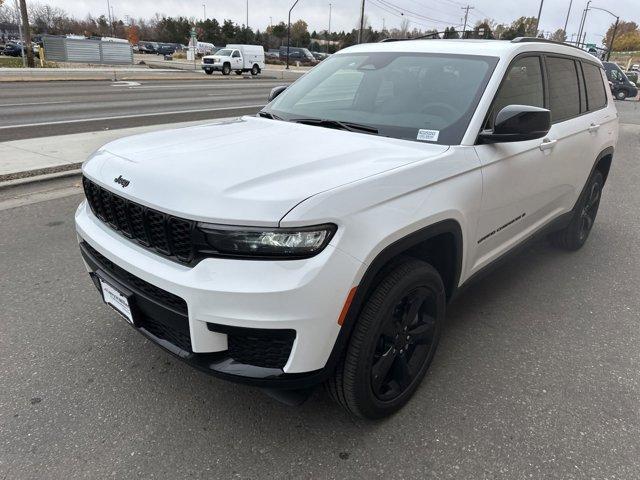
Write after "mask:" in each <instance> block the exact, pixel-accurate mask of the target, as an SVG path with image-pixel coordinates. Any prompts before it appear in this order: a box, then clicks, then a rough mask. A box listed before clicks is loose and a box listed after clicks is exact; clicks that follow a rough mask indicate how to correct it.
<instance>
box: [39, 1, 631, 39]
mask: <svg viewBox="0 0 640 480" xmlns="http://www.w3.org/2000/svg"><path fill="white" fill-rule="evenodd" d="M37 1H40V2H41V3H47V4H49V5H53V6H57V7H60V8H63V9H64V10H65V11H67V12H68V13H69V14H71V15H73V16H75V17H79V18H84V17H85V16H86V15H87V14H88V13H89V12H91V14H92V15H94V16H99V15H101V14H105V15H106V14H107V1H109V2H110V5H111V7H112V9H113V11H114V15H115V17H116V18H121V19H125V18H126V17H125V16H127V15H128V16H131V17H135V18H139V17H145V18H148V17H151V16H153V15H154V14H155V13H160V14H165V15H168V16H186V17H197V18H202V17H203V15H204V9H205V8H206V15H207V17H209V18H211V17H214V18H216V19H218V20H221V19H223V18H228V19H231V20H233V21H235V22H237V23H239V24H244V23H246V15H247V0H196V1H180V0H37ZM294 1H295V0H248V5H249V26H250V27H252V28H253V29H254V30H255V29H256V28H258V29H260V30H264V29H265V28H266V27H267V26H268V25H269V24H270V22H273V23H278V22H280V21H284V22H285V23H286V21H287V13H288V11H289V8H290V7H291V4H292V3H293V2H294ZM467 1H468V3H469V5H471V6H472V7H474V8H473V9H471V10H469V23H471V24H474V23H475V22H476V21H478V20H481V19H483V18H492V19H495V20H496V21H497V22H498V23H510V22H511V21H512V20H514V19H515V18H517V17H520V16H537V14H538V9H539V7H540V0H466V1H465V0H365V15H366V16H367V18H368V20H369V23H370V24H371V25H372V26H373V28H375V29H381V28H382V27H383V24H384V26H386V28H393V27H399V26H400V22H401V21H402V19H403V18H407V19H408V20H409V21H410V24H409V26H410V28H412V27H414V26H415V27H418V28H421V29H423V30H424V29H426V28H437V29H438V30H443V29H444V28H445V27H446V26H448V25H462V22H463V17H464V10H463V9H462V7H463V6H465V5H466V4H467ZM570 2H571V0H544V4H543V8H542V15H541V18H540V28H541V29H542V30H544V31H555V30H556V29H558V28H562V27H563V26H564V22H565V18H566V15H567V10H568V8H569V4H570ZM203 3H204V5H205V7H204V8H203ZM330 3H331V30H332V31H336V30H338V31H340V30H351V29H352V28H355V27H356V25H357V24H358V22H359V18H360V6H361V0H333V1H331V2H330V1H328V0H299V1H298V4H297V5H296V7H295V8H294V10H293V12H292V14H291V21H292V22H294V21H295V20H298V19H301V18H302V19H304V20H305V21H306V22H307V23H308V24H309V31H313V30H324V29H326V28H327V27H328V24H329V4H330ZM572 3H573V5H572V7H571V13H570V15H569V24H568V26H567V32H568V35H569V36H571V34H572V33H575V32H577V30H578V25H579V22H580V17H581V15H582V10H583V9H584V7H585V4H586V0H573V1H572ZM592 6H596V7H603V8H607V9H609V10H611V11H612V12H613V13H616V14H619V15H621V19H622V20H633V21H635V22H636V23H638V24H640V1H639V0H616V1H615V2H611V1H609V2H605V0H593V2H592ZM399 12H402V13H403V15H401V14H400V13H399ZM618 12H619V13H618ZM416 15H420V16H419V17H418V16H416ZM614 20H615V19H614V18H613V17H612V16H611V15H609V14H607V13H605V12H602V11H598V10H591V11H590V12H589V15H588V18H587V23H586V27H585V31H586V32H587V42H592V43H596V44H598V45H600V44H601V43H602V37H603V35H604V34H605V32H606V30H607V28H608V27H609V25H610V24H611V23H613V21H614Z"/></svg>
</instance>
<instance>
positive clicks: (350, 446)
mask: <svg viewBox="0 0 640 480" xmlns="http://www.w3.org/2000/svg"><path fill="white" fill-rule="evenodd" d="M638 105H639V104H638V103H635V104H632V103H631V102H625V103H624V104H621V105H620V109H621V110H623V112H622V113H623V115H622V118H623V119H624V120H625V122H627V124H626V125H624V126H623V127H622V131H621V137H620V144H619V147H618V149H617V152H616V156H615V160H614V164H613V168H612V171H611V175H610V177H609V181H608V184H607V186H606V188H605V193H604V197H603V200H602V204H601V207H600V213H599V215H598V219H597V221H596V225H595V227H594V230H593V231H592V234H591V237H590V239H589V241H588V243H587V244H586V246H585V247H584V248H583V249H582V250H580V251H579V252H576V253H565V252H562V251H558V250H556V249H554V248H552V247H551V246H549V245H548V244H547V243H546V242H540V243H537V244H535V245H533V246H532V247H530V248H528V249H527V250H526V251H525V252H524V253H523V254H521V255H519V256H518V257H516V258H514V259H512V260H511V261H510V262H509V263H507V264H505V265H504V266H502V267H501V268H500V269H498V270H496V271H494V272H493V273H492V274H490V275H489V276H488V277H486V278H484V280H483V281H482V282H481V283H478V284H475V285H474V286H471V287H470V288H469V289H468V290H466V291H465V293H464V295H463V296H461V297H460V298H459V299H458V300H457V301H456V302H455V303H453V304H452V305H451V306H450V307H449V312H448V321H447V326H446V328H445V331H444V333H443V338H442V340H441V344H440V347H439V349H438V352H437V354H436V358H435V361H434V364H433V366H432V368H431V370H430V372H429V373H428V375H427V376H426V378H425V381H424V382H423V384H422V386H421V388H420V389H419V390H418V392H417V394H416V396H415V398H414V399H413V400H412V401H411V402H410V403H409V404H408V405H407V407H406V408H405V409H403V410H402V411H401V412H400V413H398V414H397V415H395V416H394V417H392V418H390V419H387V420H385V421H382V422H366V421H360V420H354V419H352V418H350V417H348V416H347V415H346V414H345V413H343V412H342V411H341V410H340V409H339V408H338V407H336V406H335V405H333V404H332V403H331V402H330V401H329V400H328V399H327V397H326V396H325V395H324V394H323V393H322V392H321V391H318V392H317V393H315V394H314V396H313V397H312V398H311V399H310V400H309V401H308V402H307V403H305V404H304V405H302V406H301V407H296V408H292V407H287V406H284V405H281V404H279V403H277V402H276V401H274V400H272V399H270V398H269V397H267V396H266V395H264V394H263V393H262V392H260V391H259V390H256V389H253V388H249V387H245V386H240V385H235V384H231V383H226V382H224V381H221V380H218V379H215V378H211V377H208V376H206V375H205V374H202V373H200V372H196V371H194V370H193V369H191V368H190V367H188V366H186V365H184V364H182V363H180V362H179V361H176V360H174V358H173V357H171V356H169V355H168V354H166V353H164V352H163V351H162V350H160V349H159V348H158V347H156V346H155V345H153V344H151V343H149V342H147V341H146V340H145V339H144V338H143V337H142V336H141V335H139V334H138V333H136V332H135V331H134V330H133V329H131V328H130V327H129V326H128V325H126V324H125V322H124V321H123V320H122V319H120V318H119V317H117V316H116V315H115V314H114V313H113V312H112V311H111V310H110V309H109V308H108V307H106V306H104V305H103V304H102V302H101V300H100V299H99V298H98V294H97V292H96V291H95V288H94V286H93V284H92V283H91V281H90V280H89V278H88V276H87V275H86V273H85V271H84V269H83V266H82V263H81V260H80V254H79V252H78V249H77V247H76V245H75V235H74V230H73V212H74V209H75V208H76V205H77V204H78V203H79V202H80V200H81V195H80V194H79V193H78V192H79V187H77V186H74V183H75V184H76V185H77V180H75V179H72V180H61V181H58V182H57V183H53V184H38V185H30V186H28V187H23V188H21V189H14V190H4V191H0V193H1V195H0V225H2V229H0V258H2V262H0V305H2V315H1V316H0V352H1V354H0V372H1V373H0V375H1V376H0V378H1V382H2V385H1V388H0V478H2V479H5V478H6V479H26V478H34V479H35V478H43V477H47V478H51V479H72V478H106V477H111V478H231V477H234V478H235V477H237V478H252V479H258V478H259V479H263V478H314V479H324V478H337V479H342V478H363V479H364V478H366V479H370V478H380V477H381V478H435V479H448V478H455V479H481V478H487V479H509V480H511V479H524V478H527V479H528V478H536V479H537V478H558V479H574V478H575V479H590V478H597V479H603V478H608V479H632V478H640V442H639V441H638V440H639V438H640V433H639V432H640V348H638V346H639V345H640V329H639V328H638V325H639V322H640V296H639V295H638V291H640V261H639V260H638V259H639V258H640V235H639V234H638V209H639V206H640V189H638V184H639V183H640V164H639V162H638V158H639V153H640V144H639V143H638V138H640V111H639V110H638ZM632 123H634V124H635V125H632Z"/></svg>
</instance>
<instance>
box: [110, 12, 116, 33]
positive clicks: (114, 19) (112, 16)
mask: <svg viewBox="0 0 640 480" xmlns="http://www.w3.org/2000/svg"><path fill="white" fill-rule="evenodd" d="M111 36H112V37H115V36H116V15H115V14H114V13H113V7H111Z"/></svg>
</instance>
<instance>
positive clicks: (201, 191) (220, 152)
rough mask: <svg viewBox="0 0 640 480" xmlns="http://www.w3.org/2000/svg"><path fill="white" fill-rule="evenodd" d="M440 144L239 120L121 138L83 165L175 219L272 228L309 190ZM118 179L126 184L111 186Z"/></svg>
mask: <svg viewBox="0 0 640 480" xmlns="http://www.w3.org/2000/svg"><path fill="white" fill-rule="evenodd" d="M447 149H448V147H447V146H443V145H433V144H426V143H418V142H408V141H405V140H397V139H390V138H384V137H376V136H373V135H366V134H361V133H354V132H347V131H341V130H333V129H328V128H322V127H317V126H310V125H302V124H295V123H290V122H283V121H278V120H269V119H263V118H259V117H243V118H241V119H236V120H233V121H227V122H220V123H212V124H206V125H199V126H192V127H185V128H178V129H172V130H162V131H156V132H151V133H145V134H141V135H135V136H132V137H125V138H121V139H119V140H116V141H113V142H111V143H108V144H106V145H105V146H104V147H102V148H100V149H99V150H98V151H97V152H95V153H94V154H93V155H92V157H91V158H90V159H89V160H88V161H87V162H86V163H85V165H84V167H83V170H84V173H85V175H87V176H88V177H90V178H91V179H92V180H94V181H96V182H98V183H100V184H101V185H103V186H104V187H106V188H107V189H109V190H111V191H113V192H115V193H117V194H119V195H122V196H124V197H127V198H129V199H130V200H132V201H134V202H138V203H141V204H144V205H147V206H149V207H152V208H156V209H158V210H161V211H164V212H167V213H170V214H173V215H176V216H180V217H184V218H191V219H194V220H201V221H208V222H219V223H226V224H242V225H261V226H272V225H277V224H278V223H279V221H280V219H281V218H282V217H283V216H284V215H285V214H286V213H287V212H288V211H289V210H291V209H292V208H293V207H295V206H296V205H297V204H298V203H300V202H302V201H304V200H305V199H307V198H309V197H311V196H313V195H315V194H318V193H320V192H324V191H326V190H330V189H332V188H336V187H339V186H342V185H345V184H348V183H351V182H355V181H357V180H360V179H363V178H365V177H368V176H371V175H377V174H380V173H382V172H385V171H388V170H391V169H394V168H398V167H401V166H403V165H406V164H408V163H411V162H415V161H419V160H424V159H427V158H430V157H433V156H436V155H439V154H442V153H443V152H445V151H446V150H447ZM120 176H122V177H123V178H124V179H126V180H128V181H129V183H128V184H127V185H126V186H125V187H123V186H122V185H123V184H125V183H126V182H122V181H120V182H119V183H116V182H114V179H116V178H118V177H120Z"/></svg>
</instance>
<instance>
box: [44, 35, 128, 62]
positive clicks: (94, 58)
mask: <svg viewBox="0 0 640 480" xmlns="http://www.w3.org/2000/svg"><path fill="white" fill-rule="evenodd" d="M42 42H43V44H44V55H45V58H46V59H47V60H52V61H56V62H80V63H98V64H107V65H131V64H132V63H133V50H132V48H131V45H130V44H129V43H128V42H108V41H103V40H86V39H77V38H65V37H51V36H45V37H42Z"/></svg>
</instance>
